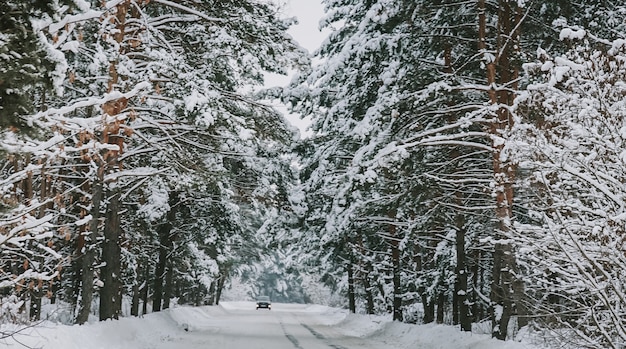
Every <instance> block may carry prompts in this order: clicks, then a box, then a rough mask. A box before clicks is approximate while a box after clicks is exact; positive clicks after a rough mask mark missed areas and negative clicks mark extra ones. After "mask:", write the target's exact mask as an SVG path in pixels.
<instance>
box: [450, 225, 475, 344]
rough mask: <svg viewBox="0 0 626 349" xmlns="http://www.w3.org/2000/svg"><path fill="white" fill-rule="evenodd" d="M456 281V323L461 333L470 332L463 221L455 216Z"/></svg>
mask: <svg viewBox="0 0 626 349" xmlns="http://www.w3.org/2000/svg"><path fill="white" fill-rule="evenodd" d="M455 272H456V281H455V287H454V289H455V298H456V301H455V304H457V309H458V323H459V324H460V325H461V330H462V331H467V332H469V331H471V330H472V318H471V314H470V313H469V310H470V309H469V304H468V301H467V293H468V285H467V266H466V258H465V219H464V218H463V217H462V216H461V215H459V216H457V231H456V270H455Z"/></svg>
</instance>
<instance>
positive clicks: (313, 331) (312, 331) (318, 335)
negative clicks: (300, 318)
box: [300, 323, 348, 349]
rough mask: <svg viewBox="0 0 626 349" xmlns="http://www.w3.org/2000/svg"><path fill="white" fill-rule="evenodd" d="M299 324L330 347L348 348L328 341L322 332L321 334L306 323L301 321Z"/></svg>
mask: <svg viewBox="0 0 626 349" xmlns="http://www.w3.org/2000/svg"><path fill="white" fill-rule="evenodd" d="M300 325H301V326H302V327H304V328H306V329H307V330H309V332H311V334H312V335H313V336H314V337H315V338H317V339H319V340H321V341H323V342H325V343H326V344H327V345H328V346H329V347H331V348H333V349H348V348H346V347H343V346H341V345H338V344H332V343H329V341H328V338H326V337H324V335H323V334H321V333H319V332H317V331H316V330H314V329H313V328H312V327H311V326H309V325H306V324H303V323H301V324H300Z"/></svg>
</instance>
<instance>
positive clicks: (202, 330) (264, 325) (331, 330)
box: [0, 302, 538, 349]
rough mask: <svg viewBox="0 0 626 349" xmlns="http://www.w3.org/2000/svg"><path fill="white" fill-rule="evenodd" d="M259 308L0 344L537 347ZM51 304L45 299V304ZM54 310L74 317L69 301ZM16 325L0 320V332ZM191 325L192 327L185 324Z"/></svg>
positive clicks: (208, 348)
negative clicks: (3, 322) (63, 306)
mask: <svg viewBox="0 0 626 349" xmlns="http://www.w3.org/2000/svg"><path fill="white" fill-rule="evenodd" d="M273 306H274V308H273V309H272V310H271V311H268V310H258V311H257V310H255V309H254V308H255V305H254V303H253V302H225V303H223V304H222V305H221V306H213V307H209V306H204V307H191V306H177V307H174V308H173V309H167V310H164V311H161V312H158V313H150V314H147V315H146V316H143V317H123V318H121V319H119V320H117V321H97V319H96V318H95V317H94V318H92V319H91V320H90V323H89V324H86V325H83V326H77V325H74V326H73V325H61V324H59V323H56V322H51V321H48V322H44V323H42V324H39V325H38V326H35V327H27V328H22V329H21V330H19V334H16V335H15V336H12V337H7V338H4V339H2V336H0V348H5V347H6V348H42V349H86V348H88V349H476V348H480V349H531V348H534V349H538V348H537V347H533V346H530V345H528V344H525V343H518V342H514V341H508V342H502V341H498V340H494V339H492V338H491V336H490V335H489V334H486V333H485V334H478V333H462V332H461V331H459V330H458V329H457V328H455V327H452V326H444V325H436V324H429V325H423V326H416V325H410V324H403V323H399V322H397V321H396V322H392V321H391V318H390V316H388V315H387V316H369V315H354V314H348V313H347V312H346V311H345V310H341V309H336V308H330V307H324V306H320V305H309V306H306V305H295V304H276V303H274V305H273ZM45 309H46V307H44V310H45ZM63 309H64V308H62V307H58V308H55V311H53V312H48V314H50V315H51V316H55V317H56V318H57V319H58V320H61V319H65V320H68V319H70V318H71V317H70V313H69V312H67V310H71V308H67V310H66V311H65V312H64V310H63ZM15 326H17V325H8V324H5V325H4V327H3V325H2V324H1V323H0V334H2V333H3V332H4V333H11V332H15V331H16V327H15ZM185 329H187V331H185Z"/></svg>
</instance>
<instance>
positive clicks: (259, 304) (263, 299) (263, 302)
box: [256, 296, 272, 310]
mask: <svg viewBox="0 0 626 349" xmlns="http://www.w3.org/2000/svg"><path fill="white" fill-rule="evenodd" d="M259 308H267V310H272V301H270V297H268V296H259V297H258V298H257V299H256V310H259Z"/></svg>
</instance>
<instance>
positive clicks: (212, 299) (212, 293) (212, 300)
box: [198, 280, 216, 305]
mask: <svg viewBox="0 0 626 349" xmlns="http://www.w3.org/2000/svg"><path fill="white" fill-rule="evenodd" d="M215 284H216V281H215V280H213V281H211V285H210V286H209V295H208V300H207V302H208V303H209V305H213V304H215ZM198 293H200V292H198Z"/></svg>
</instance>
